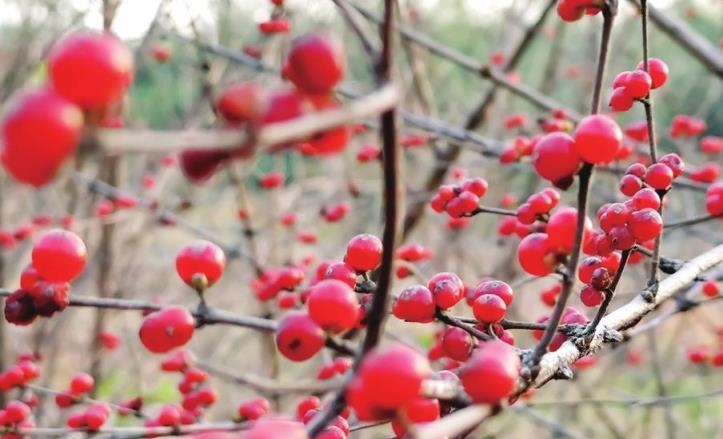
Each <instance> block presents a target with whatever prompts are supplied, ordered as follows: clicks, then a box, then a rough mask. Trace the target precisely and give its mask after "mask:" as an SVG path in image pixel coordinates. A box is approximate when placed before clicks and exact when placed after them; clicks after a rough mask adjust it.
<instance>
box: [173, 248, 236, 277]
mask: <svg viewBox="0 0 723 439" xmlns="http://www.w3.org/2000/svg"><path fill="white" fill-rule="evenodd" d="M225 268H226V255H225V254H224V253H223V250H221V248H220V247H219V246H217V245H216V244H214V243H212V242H209V241H195V242H193V243H191V244H189V245H187V246H185V247H183V248H182V249H181V250H180V251H179V252H178V255H176V272H177V273H178V276H179V277H180V278H181V280H182V281H183V282H185V283H186V284H187V285H189V286H191V287H195V286H194V276H198V275H202V276H204V277H205V278H206V279H205V280H206V286H209V287H210V286H211V285H213V284H215V283H216V281H218V280H219V279H220V278H221V275H223V271H224V269H225Z"/></svg>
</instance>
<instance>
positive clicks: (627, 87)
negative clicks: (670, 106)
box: [609, 58, 669, 111]
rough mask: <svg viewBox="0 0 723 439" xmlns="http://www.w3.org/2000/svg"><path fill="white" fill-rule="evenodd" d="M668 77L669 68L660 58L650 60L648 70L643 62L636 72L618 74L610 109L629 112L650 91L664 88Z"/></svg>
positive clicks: (614, 82) (614, 83)
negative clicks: (636, 101)
mask: <svg viewBox="0 0 723 439" xmlns="http://www.w3.org/2000/svg"><path fill="white" fill-rule="evenodd" d="M668 75H669V71H668V66H667V65H666V64H665V63H664V62H663V61H662V60H660V59H658V58H650V59H648V66H647V69H646V68H645V63H644V62H643V61H641V62H640V64H638V66H637V67H636V68H635V70H633V71H625V72H621V73H618V76H616V77H615V80H614V81H613V94H612V96H610V104H609V105H610V107H611V108H612V109H613V110H615V111H628V110H629V109H631V108H632V107H633V103H634V102H635V100H636V99H643V98H644V97H646V96H647V95H648V93H650V90H652V89H656V88H660V87H662V86H663V84H665V82H666V81H667V80H668Z"/></svg>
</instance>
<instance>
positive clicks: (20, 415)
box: [3, 401, 31, 425]
mask: <svg viewBox="0 0 723 439" xmlns="http://www.w3.org/2000/svg"><path fill="white" fill-rule="evenodd" d="M3 411H4V414H5V416H4V418H5V424H6V425H8V424H18V423H20V422H23V421H24V420H25V419H27V418H29V417H30V413H31V411H30V407H28V406H27V404H25V403H24V402H21V401H10V402H8V403H7V404H6V405H5V409H4V410H3Z"/></svg>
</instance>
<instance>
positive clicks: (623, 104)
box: [608, 87, 635, 111]
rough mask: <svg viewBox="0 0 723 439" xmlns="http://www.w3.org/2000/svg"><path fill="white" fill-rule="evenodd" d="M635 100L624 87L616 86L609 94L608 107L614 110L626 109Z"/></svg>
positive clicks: (629, 107) (631, 106) (631, 105)
mask: <svg viewBox="0 0 723 439" xmlns="http://www.w3.org/2000/svg"><path fill="white" fill-rule="evenodd" d="M634 103H635V100H634V99H633V98H632V96H630V95H629V94H628V92H627V90H626V89H625V88H624V87H618V88H616V89H615V90H613V94H612V95H610V102H609V103H608V105H610V108H612V109H613V110H615V111H628V110H629V109H631V108H633V104H634Z"/></svg>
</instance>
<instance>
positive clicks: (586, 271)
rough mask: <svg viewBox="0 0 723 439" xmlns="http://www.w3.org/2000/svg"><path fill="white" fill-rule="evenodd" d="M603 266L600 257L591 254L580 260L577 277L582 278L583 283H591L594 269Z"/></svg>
mask: <svg viewBox="0 0 723 439" xmlns="http://www.w3.org/2000/svg"><path fill="white" fill-rule="evenodd" d="M602 266H603V262H602V259H600V257H598V256H589V257H587V258H585V259H583V260H582V261H580V265H578V267H577V278H578V279H580V282H582V283H590V279H592V273H593V271H595V270H596V269H598V268H600V267H602Z"/></svg>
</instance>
